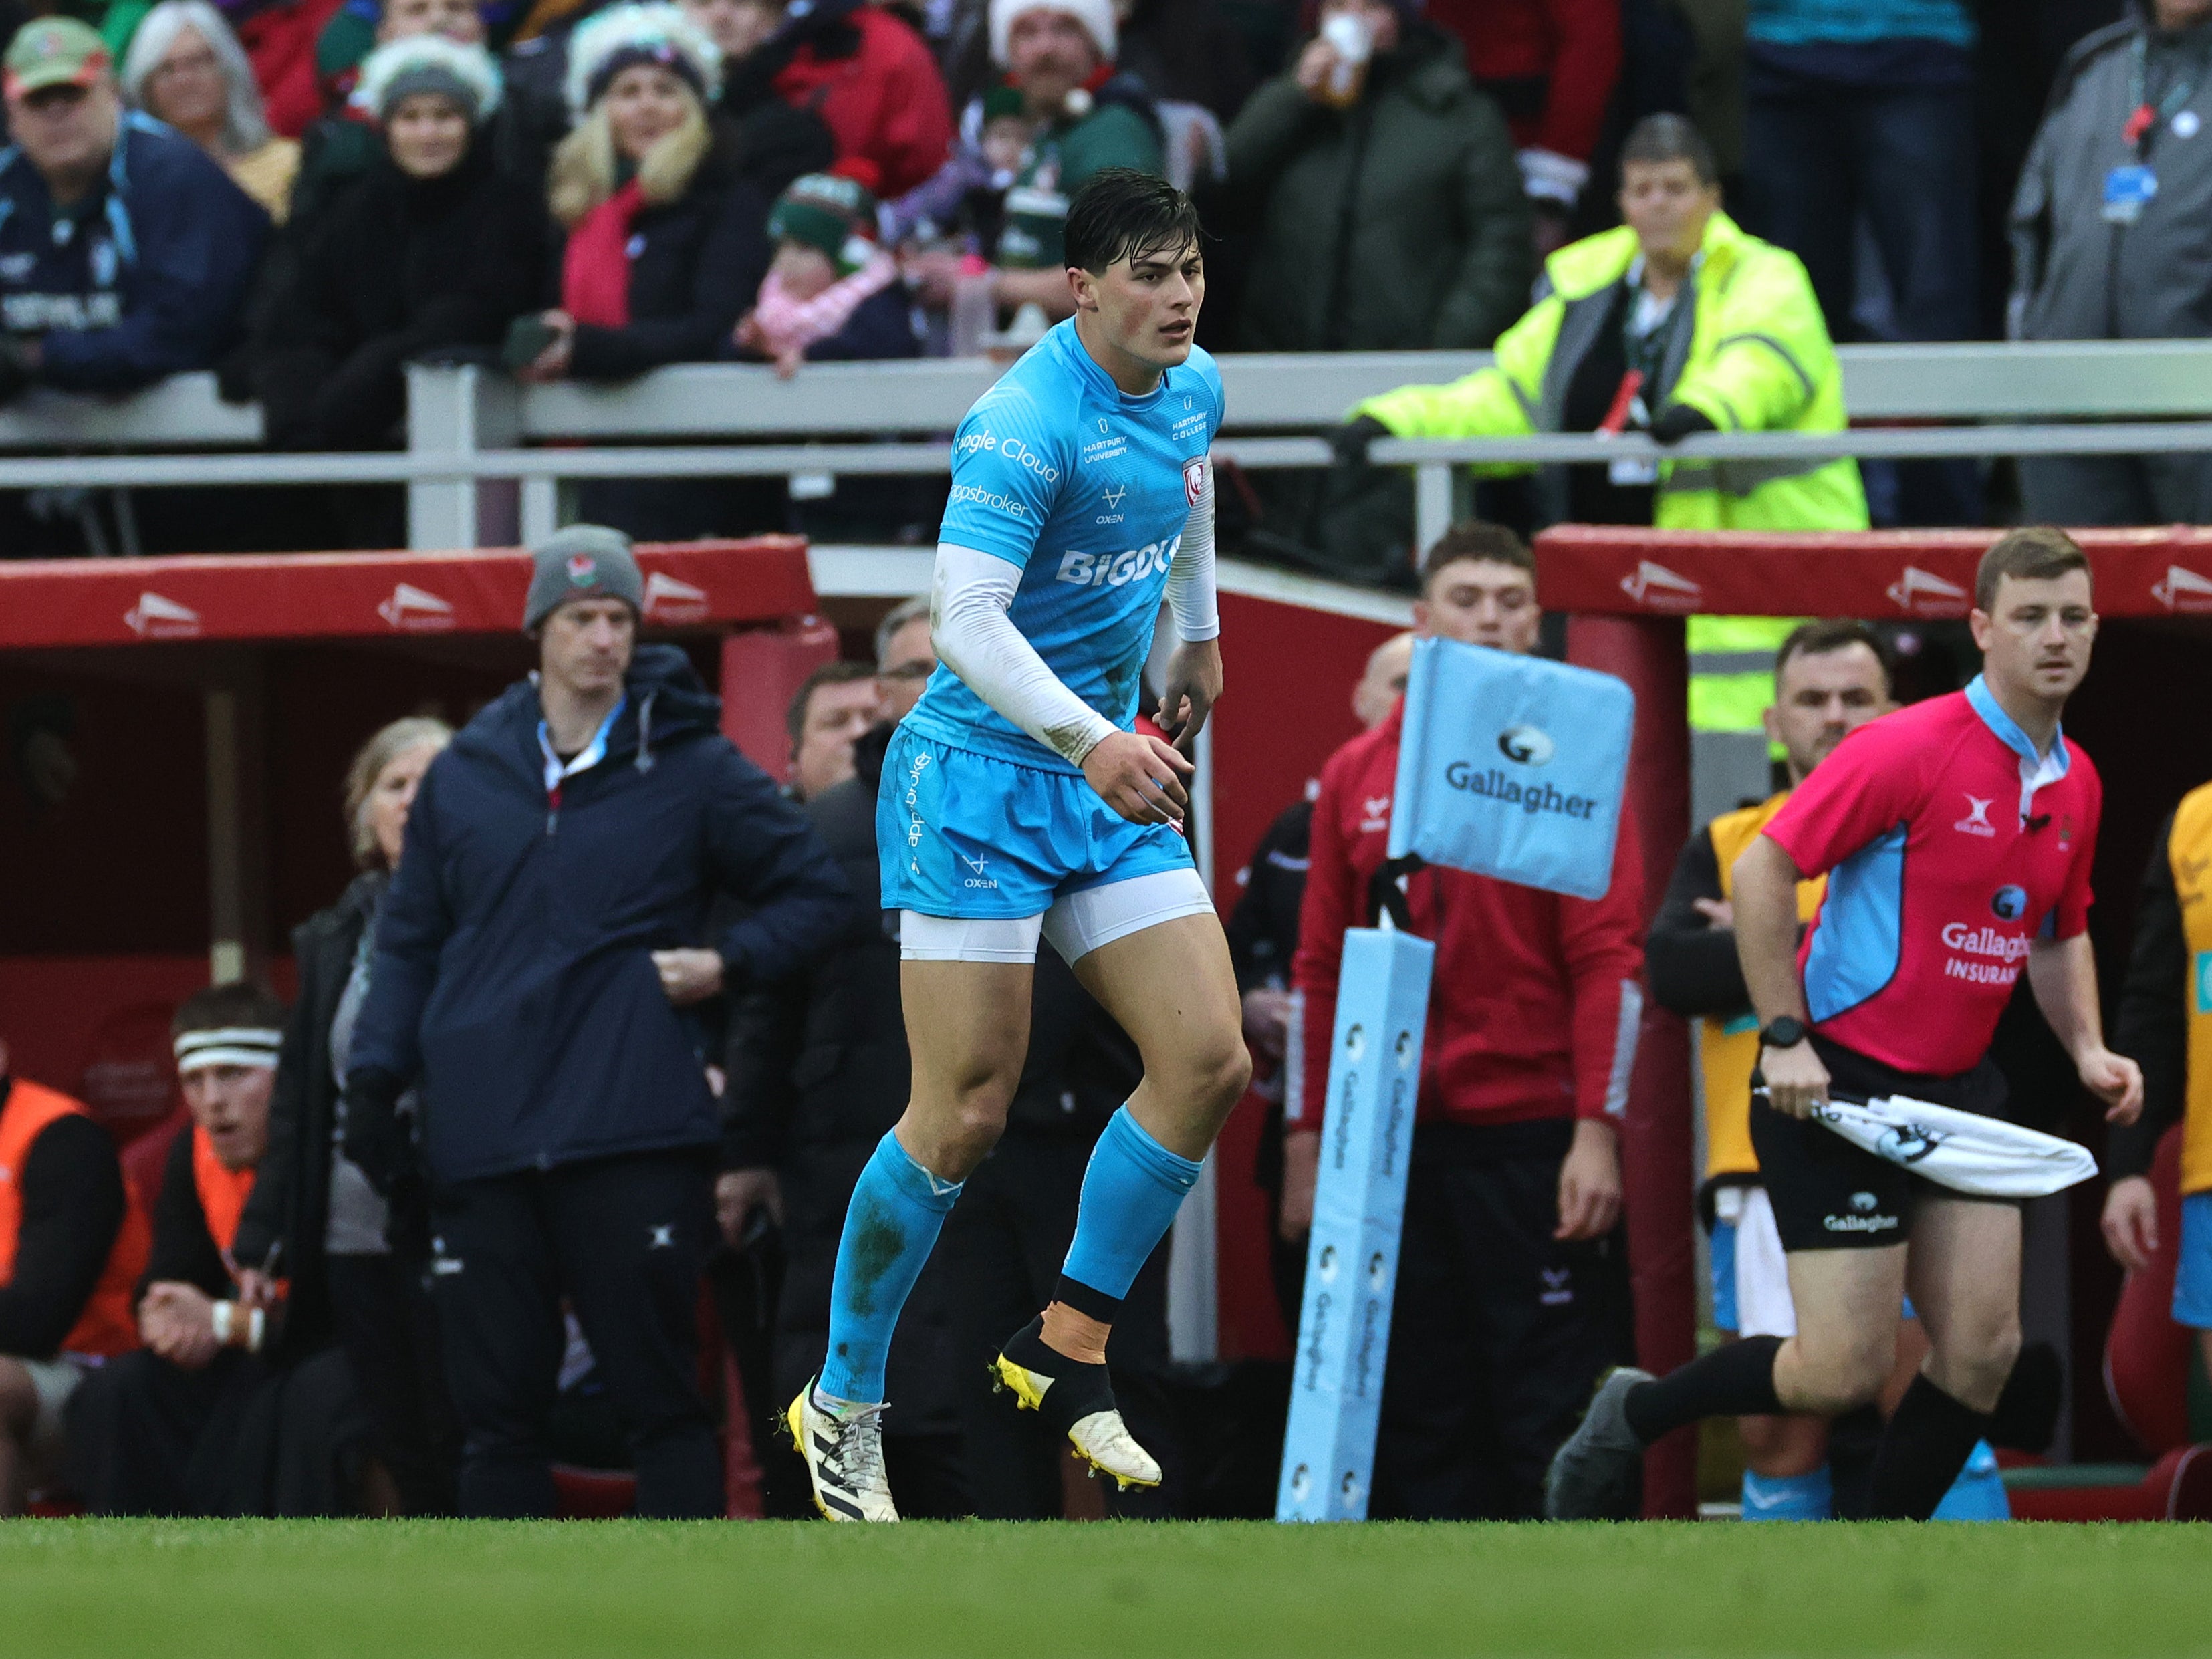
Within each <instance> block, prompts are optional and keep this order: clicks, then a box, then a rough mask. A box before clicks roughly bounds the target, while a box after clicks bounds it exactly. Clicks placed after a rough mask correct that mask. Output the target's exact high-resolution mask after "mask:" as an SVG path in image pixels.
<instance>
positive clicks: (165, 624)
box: [123, 592, 200, 640]
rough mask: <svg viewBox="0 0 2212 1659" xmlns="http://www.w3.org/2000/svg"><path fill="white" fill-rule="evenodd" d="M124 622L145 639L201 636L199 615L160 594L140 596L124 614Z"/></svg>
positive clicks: (141, 594)
mask: <svg viewBox="0 0 2212 1659" xmlns="http://www.w3.org/2000/svg"><path fill="white" fill-rule="evenodd" d="M123 621H124V623H125V626H126V627H128V628H129V629H131V632H132V633H134V634H136V635H137V636H138V637H139V638H140V639H142V640H191V639H197V638H198V637H199V631H200V613H199V612H198V611H194V610H192V609H191V607H190V606H189V605H179V604H178V603H177V602H176V601H175V600H174V599H163V598H162V597H161V595H160V594H159V593H155V592H142V593H140V594H139V596H138V603H137V604H136V605H132V606H131V608H130V609H129V610H128V611H125V612H124V613H123Z"/></svg>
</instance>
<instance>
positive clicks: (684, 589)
mask: <svg viewBox="0 0 2212 1659" xmlns="http://www.w3.org/2000/svg"><path fill="white" fill-rule="evenodd" d="M709 608H710V607H709V606H708V602H707V590H706V589H705V588H703V587H694V586H692V585H691V584H690V582H683V581H678V580H676V578H675V577H673V576H671V575H670V574H668V573H667V572H666V571H665V570H656V571H654V572H653V574H651V575H650V576H647V578H646V579H645V615H646V619H647V621H649V622H657V623H695V622H704V621H706V620H707V614H708V610H709Z"/></svg>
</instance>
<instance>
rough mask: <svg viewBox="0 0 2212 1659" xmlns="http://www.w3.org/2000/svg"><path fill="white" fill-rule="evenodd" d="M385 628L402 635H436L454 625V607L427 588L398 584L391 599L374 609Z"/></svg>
mask: <svg viewBox="0 0 2212 1659" xmlns="http://www.w3.org/2000/svg"><path fill="white" fill-rule="evenodd" d="M376 614H377V615H378V616H380V617H383V618H384V623H385V626H386V627H387V628H394V629H398V630H399V632H401V633H403V634H438V633H443V632H444V631H445V630H446V629H449V628H451V627H452V626H453V605H452V604H451V602H450V601H448V600H446V599H440V598H439V597H438V596H437V595H436V594H435V593H433V592H430V591H429V589H428V588H426V587H417V586H415V584H414V583H412V582H401V583H399V584H398V586H396V587H394V588H393V589H392V597H391V598H390V599H386V600H385V601H384V602H383V603H382V604H380V605H378V606H377V607H376Z"/></svg>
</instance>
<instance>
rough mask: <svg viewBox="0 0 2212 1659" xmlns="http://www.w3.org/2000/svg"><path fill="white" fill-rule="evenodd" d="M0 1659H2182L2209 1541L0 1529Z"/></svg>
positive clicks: (1219, 1528) (1890, 1535)
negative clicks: (1467, 1657)
mask: <svg viewBox="0 0 2212 1659" xmlns="http://www.w3.org/2000/svg"><path fill="white" fill-rule="evenodd" d="M0 1653H4V1654H8V1655H14V1654H24V1655H35V1656H39V1659H74V1656H77V1655H86V1656H97V1659H137V1656H142V1655H143V1656H161V1655H169V1654H191V1655H220V1656H223V1659H260V1656H264V1655H266V1656H282V1659H319V1656H324V1655H334V1656H354V1655H362V1656H368V1655H375V1656H384V1655H392V1656H403V1659H442V1656H446V1655H470V1656H484V1659H505V1656H509V1655H512V1656H516V1659H565V1656H571V1655H574V1656H592V1659H599V1656H622V1655H631V1654H637V1655H650V1656H655V1659H676V1656H688V1655H694V1654H697V1655H721V1654H730V1655H744V1656H748V1659H750V1656H764V1659H765V1656H782V1655H805V1656H810V1659H811V1656H832V1655H848V1654H849V1655H857V1656H865V1659H893V1656H904V1655H938V1654H947V1655H958V1656H960V1659H1044V1656H1054V1659H1057V1656H1062V1655H1067V1656H1091V1655H1098V1656H1113V1659H1133V1656H1140V1655H1150V1654H1191V1655H1202V1656H1206V1659H1233V1656H1242V1655H1246V1654H1251V1655H1266V1656H1268V1659H1281V1656H1285V1655H1294V1654H1326V1655H1329V1656H1331V1659H1352V1656H1365V1655H1373V1654H1423V1655H1427V1654H1437V1655H1456V1654H1499V1655H1513V1656H1522V1655H1527V1656H1550V1655H1571V1656H1577V1659H1581V1656H1593V1659H1609V1656H1629V1655H1639V1656H1640V1655H1664V1656H1693V1655H1715V1656H1733V1655H1739V1654H1741V1655H1759V1656H1773V1655H1801V1654H1802V1655H1846V1654H1848V1655H1858V1654H1881V1655H1892V1654H1899V1655H1915V1656H1918V1655H1927V1656H1931V1659H1933V1656H1943V1659H1955V1656H1968V1655H1984V1654H1986V1655H1990V1656H1997V1659H2019V1656H2021V1655H2023V1654H2046V1653H2047V1654H2082V1655H2096V1656H2128V1655H2137V1654H2160V1655H2167V1654H2206V1655H2212V1528H2206V1527H2186V1526H2171V1527H2162V1526H2132V1527H2129V1526H2115V1527H2058V1526H2040V1527H2039V1526H2031V1525H2025V1524H2019V1525H2011V1526H1932V1527H1910V1526H1842V1525H1828V1526H1803V1527H1793V1526H1758V1527H1750V1526H1741V1525H1723V1524H1705V1525H1702V1526H1700V1525H1648V1526H1630V1527H1607V1526H1587V1527H1565V1526H1555V1527H1540V1526H1409V1525H1387V1526H1386V1525H1374V1526H1364V1527H1298V1528H1290V1527H1276V1526H1272V1525H1268V1524H1266V1523H1250V1524H1245V1523H1205V1524H1194V1525H1167V1526H1151V1527H1146V1526H1136V1525H1103V1526H1101V1525H1093V1526H1066V1525H1033V1526H1010V1525H998V1524H986V1523H970V1524H967V1525H933V1524H927V1523H921V1524H914V1523H909V1524H908V1525H904V1526H901V1527H898V1528H867V1529H863V1528H857V1527H851V1528H848V1527H830V1526H827V1525H819V1524H776V1523H757V1524H753V1525H728V1524H714V1523H707V1524H692V1525H668V1524H653V1523H645V1522H572V1523H568V1524H565V1525H564V1524H560V1523H549V1524H537V1523H528V1524H501V1523H489V1522H385V1523H378V1522H96V1521H54V1522H15V1523H11V1524H9V1525H7V1526H5V1527H0Z"/></svg>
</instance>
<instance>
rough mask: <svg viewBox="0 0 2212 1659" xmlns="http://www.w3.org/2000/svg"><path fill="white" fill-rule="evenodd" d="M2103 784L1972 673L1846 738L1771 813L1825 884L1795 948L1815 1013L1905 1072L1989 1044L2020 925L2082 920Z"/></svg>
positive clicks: (2029, 936) (1832, 1033) (2029, 929)
mask: <svg viewBox="0 0 2212 1659" xmlns="http://www.w3.org/2000/svg"><path fill="white" fill-rule="evenodd" d="M2103 803H2104V786H2103V785H2102V784H2100V782H2099V781H2098V780H2097V769H2096V768H2095V767H2094V766H2093V765H2092V764H2090V761H2089V757H2087V755H2085V754H2083V753H2082V752H2081V750H2078V749H2075V747H2074V746H2073V745H2072V744H2069V743H2068V742H2067V741H2066V738H2065V736H2064V734H2063V732H2062V733H2060V734H2059V735H2058V736H2057V737H2056V738H2054V739H2053V740H2052V743H2051V751H2050V753H2049V754H2047V755H2038V754H2037V753H2036V752H2035V747H2034V745H2033V744H2032V743H2030V742H2029V741H2028V738H2027V733H2026V732H2022V731H2021V728H2020V726H2019V725H2018V724H2017V723H2016V722H2015V721H2014V720H2013V719H2012V717H2011V716H2010V715H2008V714H2006V713H2005V712H2004V710H2003V709H2002V708H2000V707H1998V705H1997V701H1996V697H1995V696H1992V695H1991V694H1990V689H1989V687H1988V686H1987V685H1985V684H1984V683H1983V682H1982V680H1981V678H1979V677H1978V676H1977V677H1976V678H1975V680H1974V682H1973V684H1971V685H1969V686H1968V687H1967V688H1966V690H1964V691H1959V692H1954V693H1953V694H1952V695H1950V696H1944V697H1931V698H1929V700H1928V701H1927V702H1919V703H1915V704H1913V705H1912V706H1911V707H1910V708H1900V709H1899V710H1898V711H1897V713H1895V714H1887V715H1884V716H1883V717H1882V718H1881V719H1880V720H1875V721H1874V722H1872V723H1871V724H1869V725H1867V726H1861V727H1860V728H1859V729H1858V730H1857V732H1853V733H1851V735H1850V737H1848V738H1845V739H1844V741H1843V743H1842V744H1840V745H1839V746H1838V748H1837V750H1836V751H1835V753H1833V754H1832V755H1831V756H1829V757H1828V758H1827V759H1826V760H1825V761H1823V762H1821V763H1820V767H1819V769H1817V770H1815V771H1814V773H1813V775H1812V776H1810V777H1809V778H1808V779H1807V780H1806V781H1804V783H1803V784H1802V785H1800V786H1799V787H1798V788H1797V790H1796V793H1794V794H1792V795H1791V796H1790V803H1789V805H1786V806H1784V808H1783V809H1782V811H1780V812H1778V813H1777V814H1776V815H1775V817H1774V820H1773V822H1771V823H1769V824H1768V825H1767V826H1766V830H1765V833H1766V834H1767V835H1768V836H1771V837H1772V838H1773V840H1774V841H1775V842H1776V843H1777V844H1778V846H1780V847H1781V848H1782V850H1783V851H1784V852H1785V853H1787V854H1790V859H1791V860H1792V861H1794V862H1795V863H1796V866H1797V868H1798V869H1799V871H1801V872H1802V873H1803V874H1805V875H1808V876H1813V875H1819V874H1820V873H1822V872H1827V875H1828V891H1827V896H1826V900H1825V901H1824V902H1822V904H1821V906H1820V915H1818V916H1817V917H1815V918H1814V922H1813V926H1812V927H1811V929H1810V930H1809V931H1808V933H1806V936H1805V940H1804V943H1803V945H1801V946H1800V947H1799V950H1798V953H1797V964H1798V967H1799V969H1800V970H1801V971H1802V974H1803V975H1804V980H1805V1000H1806V1004H1807V1006H1808V1007H1809V1008H1810V1010H1811V1012H1812V1016H1813V1027H1814V1030H1817V1031H1818V1032H1820V1035H1821V1036H1825V1037H1826V1038H1828V1039H1830V1040H1831V1041H1832V1042H1839V1043H1841V1044H1843V1045H1844V1047H1845V1048H1850V1049H1853V1050H1855V1051H1857V1053H1859V1054H1865V1055H1867V1056H1868V1057H1869V1058H1870V1059H1873V1060H1880V1061H1881V1062H1882V1063H1883V1064H1885V1065H1887V1066H1895V1067H1897V1068H1898V1069H1899V1071H1904V1072H1912V1073H1920V1074H1922V1075H1923V1076H1933V1077H1954V1076H1956V1075H1957V1074H1958V1073H1961V1072H1965V1071H1968V1070H1970V1069H1972V1067H1973V1066H1976V1065H1978V1064H1979V1063H1980V1061H1981V1060H1982V1058H1983V1056H1984V1054H1987V1053H1988V1051H1989V1046H1990V1036H1992V1035H1993V1034H1994V1033H1995V1031H1996V1024H1997V1018H1998V1016H1999V1015H2000V1014H2002V1012H2004V1006H2005V1003H2006V1002H2007V1001H2008V1000H2009V999H2010V997H2011V995H2012V988H2013V985H2014V983H2015V981H2017V980H2018V979H2019V978H2020V975H2021V969H2023V968H2024V967H2025V966H2026V965H2027V950H2028V945H2029V942H2030V941H2031V940H2033V939H2071V938H2073V937H2074V936H2075V934H2076V933H2081V931H2082V930H2083V929H2084V928H2086V927H2087V926H2088V917H2089V864H2090V860H2091V859H2092V858H2093V856H2094V855H2095V852H2096V844H2097V818H2098V814H2099V812H2100V811H2101V809H2102V806H2103Z"/></svg>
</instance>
